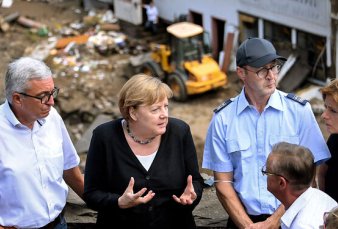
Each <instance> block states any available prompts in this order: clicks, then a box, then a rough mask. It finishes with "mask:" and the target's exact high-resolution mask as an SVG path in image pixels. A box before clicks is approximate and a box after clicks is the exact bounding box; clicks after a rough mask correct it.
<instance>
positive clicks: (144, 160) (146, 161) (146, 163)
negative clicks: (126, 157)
mask: <svg viewBox="0 0 338 229" xmlns="http://www.w3.org/2000/svg"><path fill="white" fill-rule="evenodd" d="M124 122H125V120H124V119H122V121H121V124H122V128H123V123H124ZM156 154H157V150H156V151H155V152H154V153H152V154H150V155H147V156H139V155H136V154H135V156H136V157H137V159H138V160H139V161H140V162H141V164H142V165H143V167H144V168H145V169H146V170H147V171H148V170H149V168H150V166H151V164H152V163H153V161H154V158H155V156H156Z"/></svg>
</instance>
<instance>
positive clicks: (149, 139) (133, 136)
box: [126, 121, 155, 145]
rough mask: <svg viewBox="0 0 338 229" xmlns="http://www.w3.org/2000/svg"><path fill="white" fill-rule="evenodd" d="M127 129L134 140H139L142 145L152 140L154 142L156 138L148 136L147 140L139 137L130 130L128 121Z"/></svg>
mask: <svg viewBox="0 0 338 229" xmlns="http://www.w3.org/2000/svg"><path fill="white" fill-rule="evenodd" d="M126 129H127V133H128V135H129V136H130V137H131V138H132V139H133V140H134V142H137V143H139V144H141V145H146V144H149V143H150V142H152V141H153V140H154V138H155V137H151V138H148V139H147V140H145V141H142V140H140V139H138V138H137V137H136V136H135V135H134V134H133V133H132V132H131V131H130V128H129V123H128V122H127V121H126Z"/></svg>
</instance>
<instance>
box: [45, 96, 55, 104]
mask: <svg viewBox="0 0 338 229" xmlns="http://www.w3.org/2000/svg"><path fill="white" fill-rule="evenodd" d="M46 104H47V105H50V106H53V105H54V97H53V95H50V96H49V99H48V101H47V103H46Z"/></svg>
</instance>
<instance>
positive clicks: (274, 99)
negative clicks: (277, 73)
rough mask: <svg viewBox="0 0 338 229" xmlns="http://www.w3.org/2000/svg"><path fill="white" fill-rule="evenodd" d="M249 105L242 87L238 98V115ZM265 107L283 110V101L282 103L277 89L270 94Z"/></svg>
mask: <svg viewBox="0 0 338 229" xmlns="http://www.w3.org/2000/svg"><path fill="white" fill-rule="evenodd" d="M249 106H250V104H249V102H248V100H247V99H246V97H245V93H244V88H243V89H242V91H241V93H240V95H239V98H238V107H237V115H239V114H240V113H241V112H242V111H243V110H244V109H245V108H247V107H249ZM266 107H272V108H274V109H276V110H281V111H282V110H283V103H282V100H281V96H280V94H279V92H278V90H275V92H274V93H273V94H272V95H271V96H270V99H269V101H268V104H267V105H266Z"/></svg>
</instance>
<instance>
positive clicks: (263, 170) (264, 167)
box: [261, 165, 289, 182]
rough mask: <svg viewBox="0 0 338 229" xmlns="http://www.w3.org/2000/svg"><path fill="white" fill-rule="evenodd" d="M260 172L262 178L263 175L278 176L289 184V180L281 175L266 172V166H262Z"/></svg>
mask: <svg viewBox="0 0 338 229" xmlns="http://www.w3.org/2000/svg"><path fill="white" fill-rule="evenodd" d="M261 172H262V174H263V176H264V175H265V176H278V177H283V178H284V179H285V180H286V181H287V182H289V180H288V179H287V178H286V177H285V176H283V175H280V174H278V173H271V172H268V171H266V165H264V166H263V167H262V169H261Z"/></svg>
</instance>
